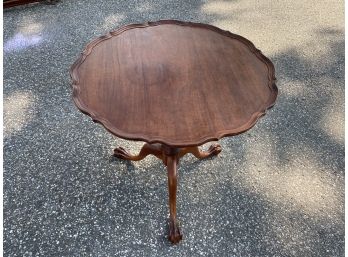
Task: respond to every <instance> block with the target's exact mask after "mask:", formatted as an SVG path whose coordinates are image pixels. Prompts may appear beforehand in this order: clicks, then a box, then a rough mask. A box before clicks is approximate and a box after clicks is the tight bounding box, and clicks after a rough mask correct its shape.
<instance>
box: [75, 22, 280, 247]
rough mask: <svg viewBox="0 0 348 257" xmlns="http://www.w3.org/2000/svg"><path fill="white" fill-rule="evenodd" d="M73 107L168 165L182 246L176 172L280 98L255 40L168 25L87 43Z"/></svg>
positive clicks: (172, 228) (216, 149)
mask: <svg viewBox="0 0 348 257" xmlns="http://www.w3.org/2000/svg"><path fill="white" fill-rule="evenodd" d="M70 74H71V77H72V80H73V82H72V86H73V100H74V102H75V104H76V106H77V107H78V108H79V109H80V110H81V111H82V112H83V113H85V114H87V115H89V116H91V118H92V119H93V121H95V122H99V123H101V124H102V125H103V126H104V127H105V128H106V129H107V130H108V131H109V132H111V133H112V134H114V135H116V136H118V137H120V138H124V139H129V140H141V141H144V142H146V143H145V144H144V146H143V147H142V149H141V151H140V153H139V154H138V155H132V154H130V153H128V152H127V151H126V150H125V149H123V148H122V147H119V148H116V149H115V150H114V156H116V157H119V158H122V159H126V160H132V161H139V160H142V159H143V158H145V157H146V156H147V155H149V154H152V155H154V156H156V157H158V158H159V159H161V160H162V161H163V163H164V164H165V165H166V166H167V172H168V187H169V207H170V218H169V240H170V241H171V242H173V243H177V242H179V241H180V240H181V239H182V234H181V232H180V230H179V227H178V223H177V219H176V189H177V165H178V161H179V159H180V158H181V157H182V156H184V155H185V154H187V153H191V154H193V155H194V156H196V157H197V158H200V159H201V158H206V157H209V156H212V155H216V154H218V153H220V152H221V147H220V145H218V144H212V145H211V147H210V148H209V150H208V151H201V150H200V149H199V148H198V146H200V145H202V144H204V143H206V142H209V141H217V140H219V139H220V138H222V137H226V136H234V135H237V134H240V133H242V132H245V131H246V130H248V129H250V128H251V127H252V126H253V125H254V124H255V123H256V122H257V120H258V118H259V117H261V116H262V115H264V114H265V112H266V110H267V109H268V108H270V107H272V106H273V104H274V103H275V100H276V97H277V92H278V90H277V87H276V85H275V75H274V66H273V64H272V62H271V61H270V60H269V59H268V58H267V57H265V56H264V55H263V54H262V53H261V52H260V50H258V49H256V48H255V46H254V45H253V43H251V42H250V41H249V40H247V39H245V38H243V37H241V36H239V35H236V34H233V33H231V32H228V31H224V30H221V29H219V28H217V27H214V26H211V25H207V24H201V23H191V22H182V21H175V20H162V21H157V22H147V23H144V24H131V25H127V26H124V27H121V28H119V29H117V30H115V31H112V32H110V33H108V34H107V35H105V36H102V37H99V38H97V39H95V40H93V41H92V42H91V43H89V44H88V45H87V46H86V48H85V50H84V51H83V52H82V54H81V55H80V57H79V58H78V59H77V60H76V61H75V63H74V64H73V65H72V67H71V71H70Z"/></svg>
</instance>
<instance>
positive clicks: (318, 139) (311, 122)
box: [4, 1, 344, 256]
mask: <svg viewBox="0 0 348 257" xmlns="http://www.w3.org/2000/svg"><path fill="white" fill-rule="evenodd" d="M223 2H228V1H223ZM235 2H236V1H235ZM228 3H229V2H228ZM204 4H205V2H201V1H190V3H186V2H185V3H180V2H178V1H166V3H161V2H158V1H148V2H142V3H140V2H137V1H118V2H117V3H115V2H114V1H61V2H59V3H58V4H57V5H54V6H51V5H44V4H38V5H32V6H28V7H20V8H14V9H11V10H6V11H5V12H4V125H5V126H4V254H5V255H6V256H32V255H34V256H77V255H79V256H111V255H113V256H343V251H344V250H343V249H344V247H343V238H344V210H343V202H344V184H343V183H344V182H343V181H344V178H343V177H344V161H343V155H344V133H343V106H344V101H343V95H344V94H343V93H344V87H343V85H344V83H343V82H344V76H343V70H344V58H343V56H344V53H343V52H344V41H343V31H341V30H336V29H330V28H326V27H325V28H321V29H317V30H315V31H313V35H314V36H313V37H319V38H324V39H325V40H324V41H323V42H321V43H320V44H321V46H323V51H322V52H320V51H319V53H318V54H316V55H315V57H313V56H310V57H307V56H306V55H304V54H303V52H302V51H301V49H298V48H296V47H293V48H288V49H286V50H284V51H281V52H278V53H275V54H273V55H272V56H271V59H272V61H273V62H274V64H275V67H276V76H277V79H278V81H277V85H278V87H279V89H280V95H279V98H278V100H277V104H276V105H275V107H274V109H272V110H271V111H269V113H268V115H266V117H265V118H263V119H262V120H260V122H259V123H258V124H257V125H256V126H255V128H253V129H252V130H250V131H249V132H247V133H245V134H243V135H240V136H238V137H234V138H229V139H222V140H221V144H222V146H223V152H222V154H221V155H220V156H218V157H216V158H212V159H208V160H206V161H196V160H195V159H194V158H193V157H190V156H187V157H185V158H184V159H183V160H182V162H181V165H180V168H179V173H180V186H179V192H178V216H179V218H180V221H181V223H182V230H183V233H184V240H183V241H182V243H181V244H179V245H177V246H171V245H170V244H169V243H168V241H167V240H166V237H165V236H166V221H167V220H166V218H167V215H168V208H167V181H166V173H165V169H164V167H163V165H162V164H161V163H160V162H159V161H158V160H157V159H155V158H153V157H149V158H147V159H145V160H144V161H141V162H139V163H134V164H133V163H129V162H126V161H119V160H116V159H114V158H113V157H111V153H112V148H113V147H115V146H117V145H122V146H124V147H125V148H129V149H131V150H132V151H137V150H138V149H139V148H140V146H141V143H131V142H127V141H124V140H121V139H116V138H114V137H112V136H111V135H109V134H108V133H107V132H106V131H105V130H104V129H103V128H102V127H101V126H99V125H96V124H93V123H92V121H91V120H90V119H89V118H88V117H85V116H84V115H83V114H80V113H79V112H78V111H77V109H76V107H75V106H74V105H73V103H72V100H71V89H70V78H69V74H68V70H69V67H70V65H71V64H72V63H73V61H74V60H75V59H76V57H77V56H78V54H79V52H81V50H82V49H83V47H84V46H85V44H86V43H88V42H89V41H90V40H91V39H93V38H94V37H96V36H99V35H102V34H105V33H106V32H107V31H109V30H111V29H113V28H116V27H119V26H120V25H123V24H127V23H133V22H143V21H147V20H158V19H169V18H175V19H181V20H189V21H198V22H205V23H213V22H214V21H215V20H218V19H222V18H223V19H227V18H228V19H230V22H231V23H234V22H235V23H236V24H238V22H240V21H238V17H239V15H243V13H242V12H240V11H238V9H237V11H236V10H234V11H233V10H232V9H231V10H230V12H228V13H224V12H223V11H221V12H220V14H217V12H216V11H214V12H204ZM214 8H217V7H215V5H214ZM214 10H216V9H214ZM224 10H226V9H224ZM243 12H244V13H245V12H248V10H247V9H243ZM231 14H233V18H231ZM255 33H256V32H255ZM266 55H267V54H266Z"/></svg>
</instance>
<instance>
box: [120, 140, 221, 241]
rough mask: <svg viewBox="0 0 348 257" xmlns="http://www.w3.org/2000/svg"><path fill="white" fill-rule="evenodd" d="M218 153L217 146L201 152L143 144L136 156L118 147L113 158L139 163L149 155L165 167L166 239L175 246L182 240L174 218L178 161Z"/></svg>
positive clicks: (192, 149)
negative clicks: (166, 181) (166, 192)
mask: <svg viewBox="0 0 348 257" xmlns="http://www.w3.org/2000/svg"><path fill="white" fill-rule="evenodd" d="M220 152H221V146H220V145H219V144H212V145H211V146H210V147H209V149H208V150H207V151H202V150H200V149H199V148H198V146H190V147H185V148H173V147H169V146H166V145H162V144H148V143H145V144H144V145H143V147H142V148H141V150H140V152H139V154H137V155H132V154H130V153H128V152H127V151H126V150H125V149H124V148H123V147H118V148H115V149H114V156H115V157H117V158H120V159H123V160H129V161H140V160H142V159H144V158H145V157H146V156H148V155H150V154H151V155H154V156H156V157H157V158H159V159H160V160H162V161H163V163H164V164H165V165H166V166H167V172H168V191H169V214H170V215H169V235H168V239H169V240H170V241H171V242H172V243H174V244H176V243H178V242H179V241H180V240H181V239H182V234H181V232H180V228H179V225H178V221H177V218H176V190H177V165H178V163H179V159H180V158H181V157H183V156H184V155H185V154H188V153H191V154H193V155H194V156H195V157H197V158H198V159H204V158H208V157H211V156H214V155H218V154H219V153H220Z"/></svg>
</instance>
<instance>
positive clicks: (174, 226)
mask: <svg viewBox="0 0 348 257" xmlns="http://www.w3.org/2000/svg"><path fill="white" fill-rule="evenodd" d="M168 239H169V241H170V242H172V243H173V244H177V243H179V242H180V241H181V240H182V234H181V232H180V229H179V224H178V222H177V221H176V220H173V219H169V235H168Z"/></svg>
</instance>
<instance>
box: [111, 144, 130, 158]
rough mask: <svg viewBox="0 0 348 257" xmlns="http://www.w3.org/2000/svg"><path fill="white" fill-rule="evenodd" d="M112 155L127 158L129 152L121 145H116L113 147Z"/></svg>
mask: <svg viewBox="0 0 348 257" xmlns="http://www.w3.org/2000/svg"><path fill="white" fill-rule="evenodd" d="M114 156H115V157H117V158H120V159H123V160H129V159H130V157H131V154H129V153H128V152H127V151H126V149H124V148H123V147H117V148H115V149H114Z"/></svg>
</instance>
